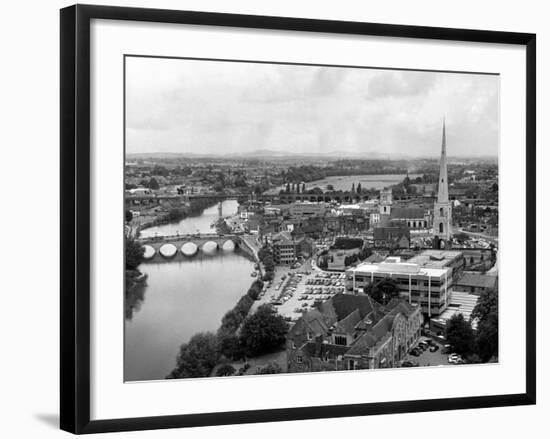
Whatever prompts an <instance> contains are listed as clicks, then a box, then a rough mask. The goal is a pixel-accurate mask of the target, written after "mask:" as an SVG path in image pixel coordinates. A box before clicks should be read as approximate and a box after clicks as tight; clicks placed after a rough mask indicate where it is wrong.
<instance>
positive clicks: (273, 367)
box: [259, 361, 283, 375]
mask: <svg viewBox="0 0 550 439" xmlns="http://www.w3.org/2000/svg"><path fill="white" fill-rule="evenodd" d="M282 372H283V370H282V369H281V366H279V365H278V364H277V363H275V362H274V361H273V362H271V363H269V364H268V365H267V366H265V367H263V368H262V369H260V372H259V374H260V375H268V374H274V373H282Z"/></svg>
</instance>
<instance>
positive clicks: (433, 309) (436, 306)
mask: <svg viewBox="0 0 550 439" xmlns="http://www.w3.org/2000/svg"><path fill="white" fill-rule="evenodd" d="M388 278H389V279H392V280H393V281H395V283H396V285H397V287H398V288H399V292H400V297H401V298H403V299H405V300H407V301H408V302H409V303H411V304H415V303H416V304H419V305H420V306H421V309H422V313H424V314H426V315H427V316H428V317H432V316H437V315H440V314H441V313H442V312H444V311H445V309H446V308H447V306H448V299H449V295H450V293H451V291H452V286H453V269H452V267H450V266H444V265H441V266H429V265H428V264H425V265H422V264H420V263H415V262H411V261H407V262H402V261H401V259H400V258H399V257H392V258H386V260H385V261H383V262H380V263H363V264H360V265H358V266H357V267H354V268H350V269H349V270H347V271H346V289H347V291H348V292H351V293H354V294H362V293H364V292H365V288H366V287H368V286H369V285H371V284H376V283H378V282H380V281H382V280H384V279H388Z"/></svg>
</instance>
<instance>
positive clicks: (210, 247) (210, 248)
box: [202, 241, 220, 254]
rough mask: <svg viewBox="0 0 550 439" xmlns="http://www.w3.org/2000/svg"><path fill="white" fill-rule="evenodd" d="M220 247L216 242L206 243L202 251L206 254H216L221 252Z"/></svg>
mask: <svg viewBox="0 0 550 439" xmlns="http://www.w3.org/2000/svg"><path fill="white" fill-rule="evenodd" d="M219 248H220V246H219V244H218V243H217V242H216V241H206V242H205V243H204V244H203V245H202V251H203V253H206V254H212V253H216V252H217V251H218V250H219Z"/></svg>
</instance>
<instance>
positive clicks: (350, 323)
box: [334, 309, 362, 334]
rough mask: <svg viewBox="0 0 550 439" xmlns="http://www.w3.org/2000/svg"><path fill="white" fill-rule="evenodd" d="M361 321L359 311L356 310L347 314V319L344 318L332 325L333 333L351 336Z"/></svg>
mask: <svg viewBox="0 0 550 439" xmlns="http://www.w3.org/2000/svg"><path fill="white" fill-rule="evenodd" d="M361 321H362V319H361V315H360V314H359V310H358V309H356V310H355V311H353V312H352V313H351V314H348V316H347V317H344V318H343V319H342V320H340V321H339V322H337V323H336V324H335V325H334V332H336V333H340V334H341V333H344V334H351V333H353V332H354V329H355V326H356V325H357V324H358V323H360V322H361Z"/></svg>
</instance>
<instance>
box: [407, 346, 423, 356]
mask: <svg viewBox="0 0 550 439" xmlns="http://www.w3.org/2000/svg"><path fill="white" fill-rule="evenodd" d="M409 353H410V354H411V355H413V356H415V357H418V356H420V354H421V353H422V352H421V351H420V349H417V348H414V349H411V351H410V352H409Z"/></svg>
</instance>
